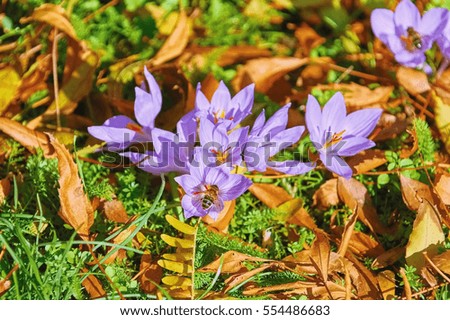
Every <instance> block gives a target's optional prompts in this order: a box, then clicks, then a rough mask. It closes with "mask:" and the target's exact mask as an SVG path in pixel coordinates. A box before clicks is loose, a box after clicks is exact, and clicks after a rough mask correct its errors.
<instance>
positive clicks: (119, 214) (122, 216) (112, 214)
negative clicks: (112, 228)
mask: <svg viewBox="0 0 450 320" xmlns="http://www.w3.org/2000/svg"><path fill="white" fill-rule="evenodd" d="M103 211H104V213H105V215H106V218H108V219H109V220H111V221H114V222H119V223H125V222H127V221H128V219H129V217H128V214H127V211H126V210H125V207H124V206H123V203H122V202H121V201H120V200H110V201H105V202H104V203H103Z"/></svg>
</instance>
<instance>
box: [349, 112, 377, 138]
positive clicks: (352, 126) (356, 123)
mask: <svg viewBox="0 0 450 320" xmlns="http://www.w3.org/2000/svg"><path fill="white" fill-rule="evenodd" d="M382 113H383V110H382V109H380V108H369V109H363V110H358V111H355V112H352V113H350V114H349V115H348V116H347V117H346V118H345V120H344V130H345V132H344V135H343V138H344V139H345V138H346V137H348V136H358V137H364V138H365V137H367V136H368V135H369V134H370V133H371V132H372V131H373V129H374V128H375V126H376V125H377V123H378V120H379V119H380V116H381V114H382Z"/></svg>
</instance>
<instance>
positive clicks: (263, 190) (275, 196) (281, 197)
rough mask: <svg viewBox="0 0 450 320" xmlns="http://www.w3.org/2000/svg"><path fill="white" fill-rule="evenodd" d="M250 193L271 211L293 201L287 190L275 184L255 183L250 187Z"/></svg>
mask: <svg viewBox="0 0 450 320" xmlns="http://www.w3.org/2000/svg"><path fill="white" fill-rule="evenodd" d="M249 191H250V192H251V193H252V194H253V195H254V196H255V197H257V198H258V199H259V200H261V202H262V203H264V204H265V205H266V206H268V207H269V208H271V209H274V208H276V207H278V206H279V205H281V204H283V203H285V202H286V201H289V200H292V197H291V195H290V194H289V193H287V191H286V190H284V189H283V188H281V187H278V186H276V185H273V184H268V183H254V184H252V185H251V186H250V188H249Z"/></svg>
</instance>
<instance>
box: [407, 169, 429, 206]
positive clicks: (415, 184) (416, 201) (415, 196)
mask: <svg viewBox="0 0 450 320" xmlns="http://www.w3.org/2000/svg"><path fill="white" fill-rule="evenodd" d="M400 184H401V187H402V197H403V201H404V202H405V204H406V206H407V207H408V208H409V209H410V210H413V211H416V210H418V209H419V207H420V205H421V204H422V202H423V200H424V199H426V200H428V201H430V202H433V195H432V193H431V189H430V187H429V186H428V185H426V184H425V183H422V182H420V181H417V180H414V179H411V178H408V177H405V176H404V175H400Z"/></svg>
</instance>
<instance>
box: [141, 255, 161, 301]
mask: <svg viewBox="0 0 450 320" xmlns="http://www.w3.org/2000/svg"><path fill="white" fill-rule="evenodd" d="M139 273H141V275H140V277H139V283H140V284H141V288H142V290H143V291H144V292H145V293H153V292H154V291H155V290H156V288H157V287H156V285H155V284H153V283H152V282H154V283H156V284H159V283H160V282H161V278H162V276H163V269H162V268H161V267H160V266H159V265H158V263H157V261H155V260H153V259H152V255H151V253H150V252H145V253H144V254H143V255H142V258H141V265H140V267H139Z"/></svg>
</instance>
